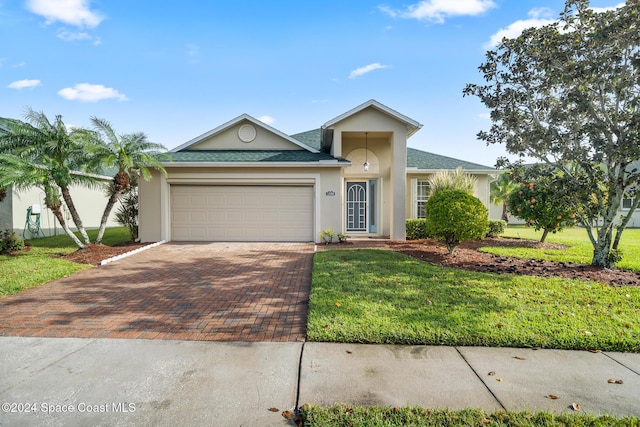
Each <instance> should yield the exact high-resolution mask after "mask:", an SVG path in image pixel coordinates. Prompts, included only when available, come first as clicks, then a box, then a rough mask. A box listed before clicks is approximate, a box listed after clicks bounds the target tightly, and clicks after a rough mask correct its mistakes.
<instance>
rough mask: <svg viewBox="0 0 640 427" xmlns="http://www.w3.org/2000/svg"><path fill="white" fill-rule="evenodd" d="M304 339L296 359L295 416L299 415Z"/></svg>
mask: <svg viewBox="0 0 640 427" xmlns="http://www.w3.org/2000/svg"><path fill="white" fill-rule="evenodd" d="M306 343H307V342H306V341H302V345H301V346H300V358H299V359H298V384H297V387H296V406H295V409H294V410H295V414H296V416H299V415H300V406H299V405H300V382H301V381H302V355H303V354H304V345H305V344H306Z"/></svg>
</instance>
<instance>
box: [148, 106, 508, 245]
mask: <svg viewBox="0 0 640 427" xmlns="http://www.w3.org/2000/svg"><path fill="white" fill-rule="evenodd" d="M421 127H422V125H421V124H420V123H418V122H417V121H415V120H413V119H411V118H409V117H407V116H405V115H403V114H400V113H399V112H397V111H395V110H392V109H391V108H389V107H387V106H385V105H383V104H381V103H379V102H377V101H375V100H370V101H367V102H365V103H363V104H361V105H359V106H357V107H355V108H353V109H352V110H349V111H347V112H346V113H344V114H341V115H339V116H337V117H336V118H334V119H332V120H329V121H328V122H326V123H325V124H324V125H323V126H322V127H321V128H319V129H315V130H312V131H308V132H303V133H300V134H295V135H286V134H284V133H282V132H280V131H278V130H277V129H275V128H273V127H271V126H269V125H267V124H265V123H262V122H260V121H259V120H257V119H255V118H253V117H251V116H249V115H246V114H243V115H241V116H238V117H236V118H235V119H233V120H231V121H229V122H227V123H224V124H222V125H221V126H219V127H217V128H215V129H213V130H211V131H209V132H207V133H205V134H203V135H200V136H198V137H196V138H194V139H192V140H190V141H188V142H187V143H185V144H183V145H181V146H179V147H177V148H175V149H173V150H171V152H170V153H169V154H170V155H171V157H172V161H171V162H166V163H164V166H165V168H166V170H167V176H166V177H165V176H163V175H161V174H160V173H157V172H155V173H154V176H153V179H151V180H150V181H148V182H147V181H142V180H141V182H140V189H139V197H140V237H141V239H142V241H143V242H151V241H159V240H174V241H320V237H319V232H320V231H323V230H325V229H327V228H329V227H331V228H332V229H333V230H334V231H335V232H342V233H345V234H347V235H349V236H351V237H352V238H355V237H368V236H380V237H389V238H391V239H393V240H404V239H405V230H406V225H405V221H406V219H407V218H412V217H419V216H420V215H421V214H422V206H423V205H424V202H425V201H426V189H427V187H426V180H427V179H428V177H429V175H430V174H433V173H435V172H436V171H438V170H442V169H452V170H453V169H456V168H457V167H462V168H463V169H464V170H465V171H466V172H468V173H470V174H473V175H475V176H476V177H477V178H478V184H477V189H476V196H477V197H478V198H479V199H480V200H482V202H483V203H485V205H486V206H487V207H489V180H490V177H491V176H492V175H493V174H495V172H496V170H495V169H494V168H491V167H487V166H482V165H478V164H474V163H470V162H465V161H462V160H457V159H452V158H449V157H444V156H439V155H435V154H431V153H427V152H424V151H420V150H416V149H412V148H408V147H407V140H408V139H409V138H410V137H411V136H412V135H413V134H414V133H416V132H417V131H419V130H420V128H421Z"/></svg>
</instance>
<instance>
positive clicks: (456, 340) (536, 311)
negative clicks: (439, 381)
mask: <svg viewBox="0 0 640 427" xmlns="http://www.w3.org/2000/svg"><path fill="white" fill-rule="evenodd" d="M560 252H562V251H560ZM639 300H640V288H638V287H632V286H609V285H606V284H603V283H598V282H594V281H585V280H574V279H566V278H562V277H539V276H524V275H514V274H495V273H481V272H474V271H467V270H461V269H455V268H447V267H440V266H436V265H432V264H429V263H426V262H423V261H420V260H418V259H416V258H413V257H410V256H407V255H404V254H399V253H396V252H391V251H384V250H374V249H356V250H330V251H322V252H318V253H317V254H316V255H315V257H314V269H313V277H312V283H311V294H310V298H309V316H308V324H307V337H308V339H309V340H311V341H329V342H358V343H388V344H424V345H468V346H497V347H537V348H556V349H571V350H593V349H598V350H603V351H604V350H609V351H633V352H639V351H640V324H638V319H639V318H640V305H639V304H638V301H639Z"/></svg>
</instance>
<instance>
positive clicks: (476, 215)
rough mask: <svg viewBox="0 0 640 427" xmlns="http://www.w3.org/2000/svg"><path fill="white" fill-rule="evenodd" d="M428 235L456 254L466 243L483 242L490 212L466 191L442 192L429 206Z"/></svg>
mask: <svg viewBox="0 0 640 427" xmlns="http://www.w3.org/2000/svg"><path fill="white" fill-rule="evenodd" d="M425 214H426V218H425V219H426V224H425V226H426V230H427V233H428V234H429V235H430V236H432V237H434V238H436V239H439V240H442V241H443V242H444V243H445V244H446V245H447V247H448V248H449V254H453V252H454V250H455V248H456V246H457V245H459V244H460V242H463V241H465V240H472V239H481V238H483V237H484V236H485V235H486V234H487V232H488V231H489V220H488V212H487V208H486V207H485V206H484V204H482V202H481V201H480V200H479V199H478V198H477V197H474V196H472V195H470V194H469V193H467V192H466V191H463V190H440V191H437V192H436V193H435V194H434V195H433V196H431V197H429V200H427V203H426V205H425Z"/></svg>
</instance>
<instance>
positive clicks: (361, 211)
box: [346, 181, 368, 232]
mask: <svg viewBox="0 0 640 427" xmlns="http://www.w3.org/2000/svg"><path fill="white" fill-rule="evenodd" d="M346 210H347V232H354V231H360V232H367V231H368V230H367V182H366V181H361V182H360V181H358V182H356V181H351V182H347V203H346Z"/></svg>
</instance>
